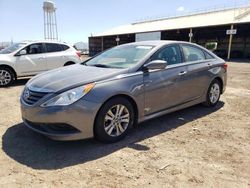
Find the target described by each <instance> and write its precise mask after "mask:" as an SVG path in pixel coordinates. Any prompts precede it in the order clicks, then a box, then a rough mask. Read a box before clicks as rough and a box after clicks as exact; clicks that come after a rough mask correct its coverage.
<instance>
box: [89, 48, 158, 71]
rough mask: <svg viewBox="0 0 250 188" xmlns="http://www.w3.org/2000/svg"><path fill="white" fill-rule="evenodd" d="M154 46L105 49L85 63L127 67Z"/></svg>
mask: <svg viewBox="0 0 250 188" xmlns="http://www.w3.org/2000/svg"><path fill="white" fill-rule="evenodd" d="M153 47H154V46H148V45H125V46H118V47H115V48H112V49H110V50H107V51H105V52H103V53H101V54H100V55H98V56H96V57H94V58H93V59H90V60H89V61H87V62H86V63H85V65H87V66H96V67H104V68H129V67H132V66H134V65H136V64H137V63H138V62H139V61H140V60H142V59H143V58H144V57H145V56H146V55H147V54H148V53H149V52H150V51H151V50H152V49H153Z"/></svg>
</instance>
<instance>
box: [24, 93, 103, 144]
mask: <svg viewBox="0 0 250 188" xmlns="http://www.w3.org/2000/svg"><path fill="white" fill-rule="evenodd" d="M20 101H21V114H22V119H23V121H24V124H25V125H26V126H27V127H29V128H30V129H32V130H33V131H35V132H38V133H40V134H43V135H45V136H47V137H49V138H51V139H54V140H80V139H87V138H92V137H93V136H94V131H93V130H94V128H93V126H94V121H95V116H96V114H97V112H98V110H99V108H100V106H101V104H99V103H94V102H89V101H86V100H83V99H80V100H79V101H77V102H76V103H74V104H72V105H69V106H54V107H46V108H43V107H40V104H35V105H33V106H30V105H28V104H26V103H25V102H24V101H23V100H22V98H21V99H20Z"/></svg>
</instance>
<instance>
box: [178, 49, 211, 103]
mask: <svg viewBox="0 0 250 188" xmlns="http://www.w3.org/2000/svg"><path fill="white" fill-rule="evenodd" d="M181 47H182V51H183V55H184V59H185V64H186V65H187V74H186V76H185V77H186V87H185V91H183V92H184V93H185V96H184V97H185V98H186V99H185V100H186V101H191V100H194V99H198V98H200V97H201V96H203V95H204V94H205V93H206V88H207V87H208V84H209V80H210V79H209V73H208V70H209V69H210V66H211V63H212V62H213V61H214V59H213V57H212V56H211V55H209V54H206V53H207V52H205V51H204V50H203V49H201V48H199V47H197V46H194V45H191V44H190V45H189V44H183V45H181Z"/></svg>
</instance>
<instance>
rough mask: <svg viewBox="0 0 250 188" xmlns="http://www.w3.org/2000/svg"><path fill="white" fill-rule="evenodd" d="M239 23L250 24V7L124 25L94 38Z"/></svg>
mask: <svg viewBox="0 0 250 188" xmlns="http://www.w3.org/2000/svg"><path fill="white" fill-rule="evenodd" d="M237 23H250V6H245V7H240V8H233V9H232V8H231V9H226V10H219V11H213V12H205V13H199V14H193V15H188V16H180V17H175V18H167V19H159V20H153V21H146V22H141V23H133V24H128V25H122V26H119V27H116V28H113V29H111V30H109V31H106V32H104V33H100V34H97V35H94V37H98V36H111V35H122V34H132V33H144V32H153V31H163V30H174V29H184V28H197V27H208V26H219V25H227V24H237Z"/></svg>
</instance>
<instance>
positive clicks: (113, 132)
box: [104, 104, 130, 137]
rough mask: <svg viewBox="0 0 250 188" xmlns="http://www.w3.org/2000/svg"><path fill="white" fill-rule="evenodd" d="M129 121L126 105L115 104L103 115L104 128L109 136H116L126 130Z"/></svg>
mask: <svg viewBox="0 0 250 188" xmlns="http://www.w3.org/2000/svg"><path fill="white" fill-rule="evenodd" d="M129 122H130V114H129V111H128V109H127V108H126V106H124V105H121V104H119V105H115V106H113V107H112V108H110V109H109V110H108V112H107V113H106V115H105V117H104V129H105V131H106V133H107V134H108V135H109V136H112V137H117V136H120V135H122V134H123V133H124V132H125V131H126V130H127V128H128V125H129Z"/></svg>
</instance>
